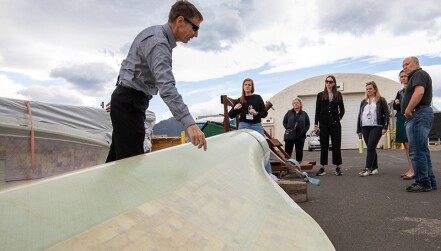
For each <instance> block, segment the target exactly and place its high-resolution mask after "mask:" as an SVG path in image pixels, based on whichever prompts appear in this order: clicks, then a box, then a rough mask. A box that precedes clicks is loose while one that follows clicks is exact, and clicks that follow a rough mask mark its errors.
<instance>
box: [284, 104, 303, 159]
mask: <svg viewBox="0 0 441 251" xmlns="http://www.w3.org/2000/svg"><path fill="white" fill-rule="evenodd" d="M309 126H310V122H309V116H308V114H307V113H306V112H305V111H303V110H302V100H301V99H300V98H295V99H294V100H293V101H292V109H290V110H289V111H288V112H287V113H286V114H285V117H283V127H285V129H291V130H294V131H295V134H294V135H293V136H294V138H285V139H284V140H285V152H286V153H287V154H288V155H289V156H292V150H293V148H294V145H295V147H296V156H295V159H296V160H297V161H298V162H301V161H302V160H303V147H304V146H305V139H306V132H307V131H308V130H309Z"/></svg>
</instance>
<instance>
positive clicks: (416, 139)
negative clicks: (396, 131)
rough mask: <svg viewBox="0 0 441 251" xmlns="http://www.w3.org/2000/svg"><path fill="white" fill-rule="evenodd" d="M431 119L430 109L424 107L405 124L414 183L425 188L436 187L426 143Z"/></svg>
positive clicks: (431, 122)
mask: <svg viewBox="0 0 441 251" xmlns="http://www.w3.org/2000/svg"><path fill="white" fill-rule="evenodd" d="M433 119H434V115H433V110H432V108H431V107H425V108H421V109H419V110H416V111H414V112H413V115H412V117H411V118H409V119H407V120H406V122H405V126H406V133H407V137H408V139H409V156H410V160H411V161H412V165H413V169H414V171H415V181H416V182H417V183H419V184H421V185H422V186H425V187H437V184H436V180H435V175H434V174H433V171H432V160H431V159H430V151H429V144H428V142H427V139H428V138H429V132H430V129H431V128H432V124H433Z"/></svg>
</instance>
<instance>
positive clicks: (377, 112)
mask: <svg viewBox="0 0 441 251" xmlns="http://www.w3.org/2000/svg"><path fill="white" fill-rule="evenodd" d="M388 126H389V109H388V107H387V101H386V99H385V98H383V97H382V96H381V95H380V91H379V90H378V86H377V84H376V83H375V82H374V81H371V82H368V83H366V97H365V98H364V99H363V100H362V101H361V104H360V111H359V113H358V121H357V134H358V136H359V137H361V136H363V139H364V142H365V143H366V150H367V154H366V166H365V169H364V170H363V171H361V172H360V173H358V174H359V175H360V176H361V177H366V176H369V175H377V174H378V156H377V150H376V149H377V144H378V142H379V141H380V138H381V135H383V134H385V133H386V130H387V127H388Z"/></svg>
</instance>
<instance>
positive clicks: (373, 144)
mask: <svg viewBox="0 0 441 251" xmlns="http://www.w3.org/2000/svg"><path fill="white" fill-rule="evenodd" d="M382 129H383V128H382V127H381V126H363V127H362V128H361V133H362V134H363V139H364V143H366V168H367V169H369V170H371V171H372V170H374V169H377V168H378V158H377V145H378V142H379V141H380V139H381V130H382Z"/></svg>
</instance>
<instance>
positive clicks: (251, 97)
mask: <svg viewBox="0 0 441 251" xmlns="http://www.w3.org/2000/svg"><path fill="white" fill-rule="evenodd" d="M239 114H240V118H239V128H238V129H252V130H255V131H257V132H259V133H260V134H262V136H264V137H265V134H264V131H263V126H262V123H261V120H262V119H263V118H265V117H266V116H267V115H268V111H267V110H266V109H265V103H264V102H263V99H262V97H261V96H260V95H257V94H254V81H253V80H252V79H251V78H246V79H244V80H243V83H242V96H241V97H240V98H239V99H237V100H236V101H235V102H234V105H233V107H232V108H231V110H230V111H229V112H228V116H229V117H230V118H231V119H232V118H235V117H236V116H237V115H239ZM265 169H266V171H267V172H268V173H269V174H271V172H272V170H271V169H272V168H271V164H270V163H269V162H268V163H267V165H266V167H265ZM273 178H274V177H273Z"/></svg>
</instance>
